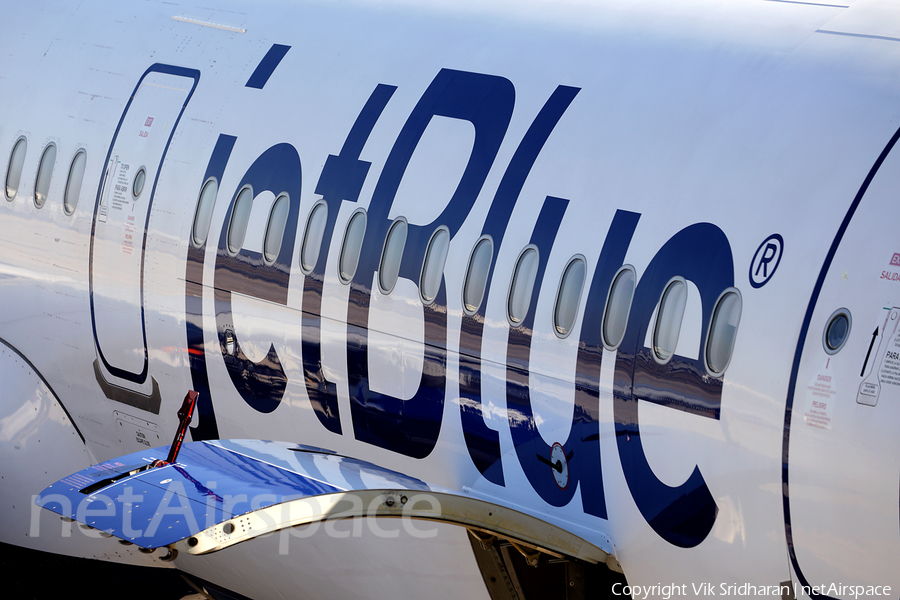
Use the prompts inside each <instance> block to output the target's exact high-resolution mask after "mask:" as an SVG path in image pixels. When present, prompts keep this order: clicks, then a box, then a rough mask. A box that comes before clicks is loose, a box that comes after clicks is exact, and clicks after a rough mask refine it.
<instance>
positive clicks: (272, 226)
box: [263, 194, 291, 264]
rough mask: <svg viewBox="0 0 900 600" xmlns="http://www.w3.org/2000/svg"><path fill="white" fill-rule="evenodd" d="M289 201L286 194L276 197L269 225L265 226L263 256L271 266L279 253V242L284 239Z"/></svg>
mask: <svg viewBox="0 0 900 600" xmlns="http://www.w3.org/2000/svg"><path fill="white" fill-rule="evenodd" d="M290 207H291V201H290V200H289V199H288V197H287V195H286V194H282V195H280V196H278V198H277V199H276V200H275V204H273V205H272V212H270V213H269V224H268V225H267V226H266V239H265V242H263V255H264V256H265V259H266V262H267V263H269V264H272V263H274V262H275V259H276V258H278V253H279V252H281V242H282V240H283V239H284V228H285V226H286V225H287V218H288V212H289V209H290Z"/></svg>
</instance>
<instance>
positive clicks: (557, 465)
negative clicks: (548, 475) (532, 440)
mask: <svg viewBox="0 0 900 600" xmlns="http://www.w3.org/2000/svg"><path fill="white" fill-rule="evenodd" d="M536 456H537V458H538V460H539V461H541V462H542V463H544V464H545V465H549V466H550V467H551V468H552V469H553V470H554V471H556V472H557V473H562V471H563V467H562V461H561V460H559V459H557V460H556V462H552V461H551V460H550V459H549V458H544V457H543V456H541V455H540V454H538V455H536Z"/></svg>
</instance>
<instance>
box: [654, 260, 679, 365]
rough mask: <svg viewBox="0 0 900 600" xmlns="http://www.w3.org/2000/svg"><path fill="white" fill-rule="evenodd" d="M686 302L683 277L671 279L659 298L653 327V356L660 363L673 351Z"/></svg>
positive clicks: (666, 360)
mask: <svg viewBox="0 0 900 600" xmlns="http://www.w3.org/2000/svg"><path fill="white" fill-rule="evenodd" d="M686 304H687V285H686V284H685V282H684V279H681V278H680V277H678V278H676V279H673V280H672V281H670V282H669V284H668V285H667V286H666V289H665V291H664V292H663V295H662V298H660V300H659V310H658V311H657V314H656V326H655V327H654V329H653V356H654V357H655V358H656V360H657V361H658V362H660V363H663V364H665V363H667V362H669V360H671V358H672V355H673V354H674V353H675V347H676V346H678V335H679V334H680V333H681V320H682V319H683V318H684V307H685V305H686Z"/></svg>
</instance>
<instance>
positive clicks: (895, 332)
mask: <svg viewBox="0 0 900 600" xmlns="http://www.w3.org/2000/svg"><path fill="white" fill-rule="evenodd" d="M898 323H900V309H898V308H893V309H891V310H890V312H888V314H887V317H886V318H885V320H884V323H883V324H882V325H881V326H880V328H879V329H876V330H875V334H874V335H876V336H877V337H875V338H873V340H872V344H873V345H874V344H875V343H876V340H877V344H878V346H877V350H876V351H875V360H874V361H873V364H874V366H873V368H872V370H871V371H869V374H868V375H867V376H866V378H865V379H864V380H863V382H862V383H861V384H860V386H859V391H858V392H857V395H856V401H857V402H858V403H859V404H866V405H868V406H875V405H876V404H878V396H879V395H880V394H881V390H882V386H900V328H898V327H897V324H898ZM866 361H867V362H868V356H867V357H866ZM863 370H865V366H864V367H863Z"/></svg>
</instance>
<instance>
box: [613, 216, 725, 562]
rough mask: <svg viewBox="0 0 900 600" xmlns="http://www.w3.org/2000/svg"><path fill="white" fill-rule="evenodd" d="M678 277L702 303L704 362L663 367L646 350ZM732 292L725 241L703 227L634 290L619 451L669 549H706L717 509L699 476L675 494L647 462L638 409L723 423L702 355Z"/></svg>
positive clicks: (618, 400) (660, 256) (673, 243)
mask: <svg viewBox="0 0 900 600" xmlns="http://www.w3.org/2000/svg"><path fill="white" fill-rule="evenodd" d="M676 275H680V276H682V277H684V278H685V279H687V280H690V281H691V282H693V283H694V284H695V285H696V286H697V288H698V290H699V291H700V297H701V301H702V330H701V331H702V334H701V340H700V349H698V355H699V356H700V358H698V359H690V358H686V357H683V356H678V355H675V356H674V357H673V358H672V360H670V361H669V362H668V363H667V364H665V365H661V364H659V363H658V362H656V361H655V360H654V359H653V357H652V356H651V354H650V353H651V352H652V351H653V350H652V349H650V348H646V347H644V344H643V342H644V339H645V336H646V334H647V329H648V327H651V326H652V325H653V324H652V323H650V316H651V315H652V314H653V311H654V308H655V307H656V303H657V302H658V300H659V298H660V296H661V295H662V292H663V289H664V288H665V285H666V284H667V283H668V282H669V280H670V279H671V278H672V277H674V276H676ZM732 285H734V261H733V258H732V254H731V246H730V245H729V243H728V238H726V237H725V234H724V233H722V231H721V230H720V229H719V228H718V227H716V226H715V225H712V224H709V223H699V224H696V225H692V226H690V227H687V228H685V229H683V230H681V231H680V232H678V233H677V234H675V235H674V236H673V237H672V238H671V239H670V240H669V241H668V242H666V244H665V245H664V246H663V247H662V248H660V250H659V251H658V252H657V253H656V255H655V256H654V257H653V260H652V261H650V264H649V265H648V266H647V270H646V272H645V273H644V275H643V276H642V277H641V280H640V284H639V285H638V286H637V288H636V289H635V294H634V300H633V305H632V309H631V318H629V322H628V327H627V329H626V332H625V337H624V339H623V341H622V344H621V345H620V346H619V350H618V355H617V360H616V369H615V380H614V385H613V394H614V414H615V420H616V443H617V445H618V448H619V457H620V459H621V463H622V470H623V472H624V474H625V480H626V481H627V483H628V489H629V490H630V491H631V495H632V497H633V498H634V501H635V504H636V505H637V507H638V509H639V510H640V511H641V514H642V515H643V516H644V518H645V519H646V520H647V523H649V524H650V526H651V527H652V528H653V530H654V531H656V532H657V533H658V534H659V535H660V536H662V537H663V538H664V539H665V540H666V541H668V542H669V543H671V544H674V545H676V546H680V547H682V548H691V547H694V546H696V545H697V544H699V543H700V542H702V541H703V540H704V539H705V538H706V536H707V535H708V534H709V532H710V530H711V529H712V526H713V524H714V523H715V520H716V514H717V512H718V507H717V506H716V502H715V500H714V499H713V496H712V494H711V493H710V491H709V488H708V487H707V485H706V481H705V480H704V479H703V475H701V473H700V470H699V469H698V468H697V467H696V466H695V467H694V470H693V472H692V473H691V475H690V477H688V480H687V481H685V482H684V483H683V484H681V485H679V486H674V487H672V486H669V485H666V484H665V483H663V482H662V481H660V480H659V478H658V477H657V476H656V474H654V473H653V469H652V468H651V467H650V464H649V463H648V462H647V457H646V455H645V453H644V448H643V445H642V443H641V431H640V423H639V422H638V406H637V405H638V402H640V401H644V402H653V403H655V404H660V405H663V406H668V407H670V408H675V409H678V410H683V411H685V412H689V413H692V414H695V415H698V416H703V417H707V418H711V419H718V418H719V407H720V403H721V399H722V380H721V379H717V378H713V377H707V376H706V371H705V367H704V365H703V358H702V350H701V349H702V348H703V347H704V344H705V342H706V330H707V328H708V325H709V320H710V318H711V316H712V310H713V308H714V305H715V301H716V299H717V298H718V296H719V294H720V293H721V291H722V290H724V289H725V288H727V287H730V286H732Z"/></svg>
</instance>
